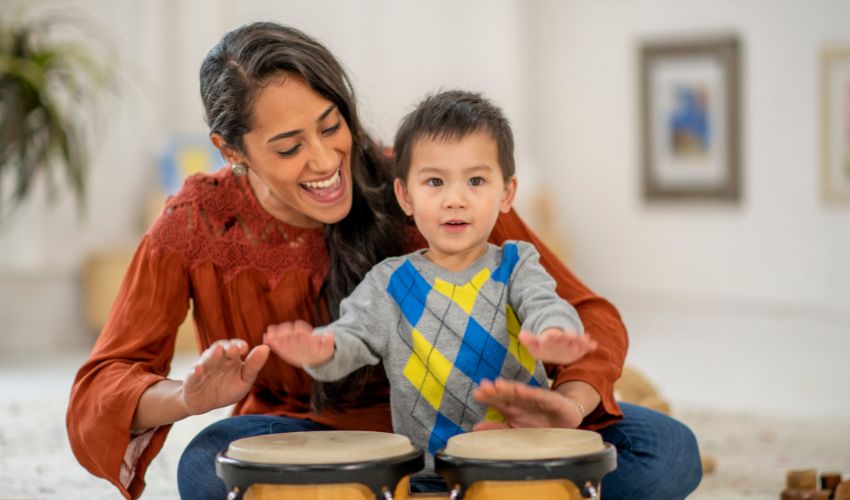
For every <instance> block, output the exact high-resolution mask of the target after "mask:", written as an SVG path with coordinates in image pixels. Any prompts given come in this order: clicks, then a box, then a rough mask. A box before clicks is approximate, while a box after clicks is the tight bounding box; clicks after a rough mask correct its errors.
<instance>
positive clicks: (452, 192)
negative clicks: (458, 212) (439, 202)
mask: <svg viewBox="0 0 850 500" xmlns="http://www.w3.org/2000/svg"><path fill="white" fill-rule="evenodd" d="M445 193H446V197H445V199H444V200H443V206H444V207H445V208H464V207H466V196H465V195H464V192H463V190H462V189H457V188H449V189H447V190H446V191H445Z"/></svg>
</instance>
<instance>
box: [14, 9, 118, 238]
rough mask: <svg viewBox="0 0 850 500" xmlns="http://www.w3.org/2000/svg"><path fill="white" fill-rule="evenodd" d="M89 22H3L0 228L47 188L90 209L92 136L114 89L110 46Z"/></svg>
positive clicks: (18, 17)
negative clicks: (97, 38) (41, 186)
mask: <svg viewBox="0 0 850 500" xmlns="http://www.w3.org/2000/svg"><path fill="white" fill-rule="evenodd" d="M84 23H87V22H86V21H85V20H84V18H82V17H79V16H76V15H73V14H63V15H61V16H57V15H50V16H40V17H37V18H32V17H27V16H26V12H23V11H20V12H18V13H16V14H15V15H9V14H8V11H7V13H4V14H2V15H0V224H3V222H5V221H6V220H7V219H8V218H9V215H10V214H11V213H12V212H13V211H14V210H15V209H16V208H17V207H19V206H20V205H21V204H22V203H23V202H24V201H25V200H26V199H27V198H28V197H29V196H30V195H31V194H32V192H33V188H34V187H35V186H36V185H37V183H39V182H44V183H45V186H46V188H47V189H46V191H47V199H48V201H49V202H53V201H55V199H56V195H57V192H58V191H59V190H60V189H61V188H63V187H64V188H69V189H70V190H71V192H72V193H73V194H74V195H75V199H76V202H77V207H78V208H80V209H82V208H83V206H84V202H85V191H86V171H87V158H88V151H89V143H88V140H89V136H90V131H91V129H92V127H93V126H94V125H95V123H96V121H97V115H98V112H99V111H100V110H102V109H103V106H104V104H105V99H104V97H105V95H106V94H109V92H108V91H111V90H114V89H115V85H114V80H113V78H112V76H111V65H110V64H109V62H108V61H109V60H110V58H109V57H107V55H108V49H107V48H106V46H105V44H103V43H98V44H92V43H91V42H92V39H91V35H90V33H92V32H96V31H93V30H92V27H91V26H84Z"/></svg>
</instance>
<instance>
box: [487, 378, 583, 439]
mask: <svg viewBox="0 0 850 500" xmlns="http://www.w3.org/2000/svg"><path fill="white" fill-rule="evenodd" d="M568 383H569V382H568ZM579 383H581V382H579ZM588 387H589V386H588ZM472 397H473V398H474V399H475V400H476V401H478V402H480V403H484V404H486V405H488V406H492V407H494V408H495V409H497V410H499V411H500V412H501V413H502V415H504V417H505V422H503V423H496V422H479V423H477V424H476V425H475V426H474V427H473V430H476V431H481V430H490V429H506V428H510V427H560V428H566V429H575V428H576V427H578V426H579V424H581V421H582V420H583V419H584V417H585V415H584V414H583V411H584V409H583V408H582V405H581V404H580V403H577V401H576V400H575V399H572V398H570V397H568V396H566V395H564V394H562V393H561V392H559V391H557V390H551V389H546V388H542V387H531V386H529V385H526V384H523V383H521V382H516V381H513V380H505V379H496V381H495V382H491V381H489V380H482V381H481V384H480V387H479V388H478V389H476V390H475V391H473V393H472ZM597 398H598V396H597ZM596 403H597V404H598V399H597V401H596ZM595 406H596V405H594V407H595ZM592 409H593V408H590V409H588V411H589V410H592Z"/></svg>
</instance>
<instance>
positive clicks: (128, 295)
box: [66, 236, 189, 498]
mask: <svg viewBox="0 0 850 500" xmlns="http://www.w3.org/2000/svg"><path fill="white" fill-rule="evenodd" d="M152 246H153V245H152V242H151V239H150V236H146V237H145V238H144V239H143V240H142V242H141V244H140V245H139V248H138V249H137V251H136V254H135V256H134V257H133V260H132V262H131V264H130V267H129V268H128V270H127V273H126V275H125V276H124V281H123V283H122V284H121V288H120V291H119V293H118V297H117V298H116V299H115V303H114V305H113V306H112V310H111V311H110V313H109V317H108V319H107V322H106V325H105V326H104V328H103V331H102V332H101V334H100V336H99V337H98V339H97V342H96V343H95V346H94V349H93V350H92V353H91V356H90V357H89V359H88V360H87V361H86V363H85V364H84V365H83V366H82V368H80V370H79V372H77V376H76V378H75V379H74V385H73V387H72V389H71V397H70V401H69V403H68V413H67V416H66V425H67V429H68V439H69V440H70V443H71V449H72V450H73V452H74V455H75V456H76V457H77V460H79V462H80V463H81V464H82V465H83V466H84V467H85V468H86V469H88V470H89V472H91V473H92V474H94V475H96V476H99V477H102V478H104V479H107V480H108V481H110V482H111V483H113V484H114V485H115V486H116V487H118V488H119V490H120V491H121V493H122V494H123V495H124V496H125V497H127V498H136V497H138V496H139V495H141V493H142V490H143V489H144V486H145V482H144V475H145V471H146V470H147V468H148V465H150V463H151V461H152V460H153V458H154V457H155V456H156V454H157V453H158V452H159V450H160V449H161V448H162V445H163V443H164V441H165V437H166V435H167V434H168V431H169V429H170V427H171V426H170V425H166V426H161V427H158V428H156V429H151V430H149V431H147V432H144V433H143V434H141V435H138V436H135V435H131V433H130V426H131V422H132V419H133V415H134V413H135V410H136V406H137V404H138V401H139V398H140V397H141V395H142V393H143V392H144V391H145V389H147V388H148V387H149V386H150V385H152V384H154V383H155V382H158V381H160V380H162V379H163V378H165V376H166V375H167V374H168V371H169V369H170V364H171V358H172V355H173V354H174V342H175V338H176V332H177V328H178V327H179V326H180V324H181V323H182V322H183V320H184V319H185V317H186V312H187V310H188V307H189V284H188V277H187V271H186V269H185V267H186V266H185V262H184V260H183V257H181V256H180V255H179V254H177V253H162V254H161V253H159V252H154V251H153V249H152Z"/></svg>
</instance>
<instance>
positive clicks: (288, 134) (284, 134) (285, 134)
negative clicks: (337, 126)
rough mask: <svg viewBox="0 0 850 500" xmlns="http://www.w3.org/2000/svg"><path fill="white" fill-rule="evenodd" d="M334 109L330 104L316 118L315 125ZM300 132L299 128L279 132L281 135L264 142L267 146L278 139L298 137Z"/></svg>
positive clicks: (334, 105)
mask: <svg viewBox="0 0 850 500" xmlns="http://www.w3.org/2000/svg"><path fill="white" fill-rule="evenodd" d="M335 109H336V104H331V105H330V106H328V109H326V110H324V111H322V114H320V115H319V117H318V118H316V123H318V122H320V121H322V120H324V119H325V118H327V116H328V115H329V114H331V112H332V111H333V110H335ZM301 132H302V129H300V128H299V129H295V130H289V131H287V132H281V133H279V134H277V135H276V136H274V137H272V138H271V139H269V140H268V141H266V144H268V143H270V142H274V141H279V140H280V139H286V138H287V137H292V136H293V135H298V134H300V133H301Z"/></svg>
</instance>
